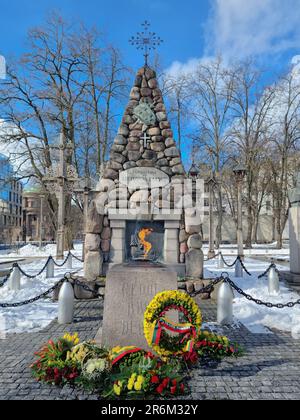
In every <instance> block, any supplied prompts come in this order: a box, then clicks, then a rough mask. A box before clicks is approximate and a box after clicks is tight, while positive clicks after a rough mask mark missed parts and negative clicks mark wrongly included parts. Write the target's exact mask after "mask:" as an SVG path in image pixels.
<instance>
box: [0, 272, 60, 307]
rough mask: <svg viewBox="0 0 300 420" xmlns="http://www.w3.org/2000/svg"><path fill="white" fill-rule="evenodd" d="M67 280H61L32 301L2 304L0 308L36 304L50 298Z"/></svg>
mask: <svg viewBox="0 0 300 420" xmlns="http://www.w3.org/2000/svg"><path fill="white" fill-rule="evenodd" d="M65 280H67V278H66V277H64V278H63V279H61V280H59V282H57V283H56V284H55V285H54V286H52V287H51V288H50V289H48V290H47V291H46V292H44V293H41V294H40V295H39V296H36V297H34V298H31V299H27V300H24V301H23V302H16V303H0V308H18V307H19V306H25V305H29V304H30V303H34V302H36V301H38V300H40V299H42V298H44V297H46V296H48V295H49V294H50V293H52V292H54V290H55V289H57V288H58V287H59V286H60V285H61V284H62V283H63V282H64V281H65Z"/></svg>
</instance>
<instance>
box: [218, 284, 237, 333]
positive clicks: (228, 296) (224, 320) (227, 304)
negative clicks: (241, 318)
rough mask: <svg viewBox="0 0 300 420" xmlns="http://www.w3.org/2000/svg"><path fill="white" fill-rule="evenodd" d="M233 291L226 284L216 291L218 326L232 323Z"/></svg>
mask: <svg viewBox="0 0 300 420" xmlns="http://www.w3.org/2000/svg"><path fill="white" fill-rule="evenodd" d="M233 298H234V295H233V291H232V289H231V287H230V286H229V284H228V283H226V282H224V283H222V284H221V286H220V288H219V291H218V309H217V322H218V324H220V325H224V324H232V322H233Z"/></svg>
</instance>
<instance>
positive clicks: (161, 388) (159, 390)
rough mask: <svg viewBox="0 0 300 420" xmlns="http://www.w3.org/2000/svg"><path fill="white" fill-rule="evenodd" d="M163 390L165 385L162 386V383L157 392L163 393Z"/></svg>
mask: <svg viewBox="0 0 300 420" xmlns="http://www.w3.org/2000/svg"><path fill="white" fill-rule="evenodd" d="M163 390H164V387H163V386H162V384H160V385H159V386H158V387H157V388H156V392H157V393H158V394H162V392H163Z"/></svg>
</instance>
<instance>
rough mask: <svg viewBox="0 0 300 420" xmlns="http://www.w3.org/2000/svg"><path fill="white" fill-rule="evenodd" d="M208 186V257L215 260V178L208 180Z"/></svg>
mask: <svg viewBox="0 0 300 420" xmlns="http://www.w3.org/2000/svg"><path fill="white" fill-rule="evenodd" d="M207 184H208V187H209V250H208V254H207V257H208V258H213V257H214V256H215V255H216V253H215V249H214V244H215V240H214V214H213V200H214V188H215V186H216V184H217V183H216V180H215V177H214V176H213V175H212V176H211V177H210V178H209V179H208V180H207Z"/></svg>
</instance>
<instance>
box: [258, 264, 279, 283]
mask: <svg viewBox="0 0 300 420" xmlns="http://www.w3.org/2000/svg"><path fill="white" fill-rule="evenodd" d="M271 268H275V270H276V272H277V273H278V274H279V270H278V269H277V267H276V265H275V264H274V263H272V264H270V266H269V267H268V268H267V269H266V271H264V272H263V273H262V274H260V275H259V276H258V278H259V279H261V278H263V277H265V276H267V275H268V274H269V271H270V270H271Z"/></svg>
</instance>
